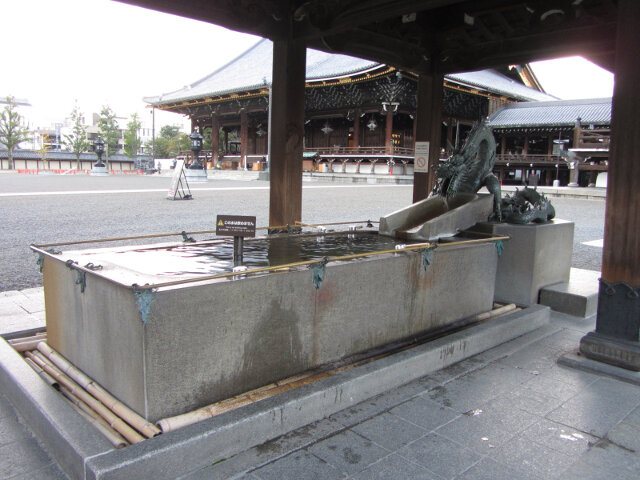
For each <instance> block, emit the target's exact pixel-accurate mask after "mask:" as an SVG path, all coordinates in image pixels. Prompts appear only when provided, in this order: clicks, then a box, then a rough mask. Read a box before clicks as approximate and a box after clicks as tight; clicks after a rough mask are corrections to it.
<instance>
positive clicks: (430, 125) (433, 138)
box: [413, 74, 444, 202]
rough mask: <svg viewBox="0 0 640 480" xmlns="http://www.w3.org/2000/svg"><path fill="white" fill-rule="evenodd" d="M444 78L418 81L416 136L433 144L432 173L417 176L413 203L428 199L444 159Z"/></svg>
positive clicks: (426, 77)
mask: <svg viewBox="0 0 640 480" xmlns="http://www.w3.org/2000/svg"><path fill="white" fill-rule="evenodd" d="M443 89H444V84H443V76H442V75H441V74H431V75H427V74H422V75H420V78H419V79H418V109H417V112H416V118H415V120H414V121H415V122H416V135H415V139H416V141H418V142H429V161H428V165H429V170H428V172H426V173H420V172H415V173H414V174H413V201H414V202H418V201H420V200H422V199H424V198H427V195H428V194H429V192H430V191H431V190H432V189H433V187H434V185H435V183H436V172H435V170H436V168H437V166H438V159H439V155H440V139H441V129H440V124H441V122H442V120H441V118H442V97H443Z"/></svg>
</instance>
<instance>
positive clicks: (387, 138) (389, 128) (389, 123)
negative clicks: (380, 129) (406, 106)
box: [384, 105, 393, 154]
mask: <svg viewBox="0 0 640 480" xmlns="http://www.w3.org/2000/svg"><path fill="white" fill-rule="evenodd" d="M387 108H388V110H387V116H386V118H385V124H384V125H385V130H384V147H385V151H386V152H387V153H388V154H392V153H393V149H392V148H391V135H392V134H393V109H392V108H391V105H389V106H388V107H387Z"/></svg>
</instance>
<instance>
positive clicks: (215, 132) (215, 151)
mask: <svg viewBox="0 0 640 480" xmlns="http://www.w3.org/2000/svg"><path fill="white" fill-rule="evenodd" d="M211 150H212V155H211V157H212V158H211V161H212V162H213V166H214V167H215V166H216V163H218V155H219V151H220V119H219V118H218V115H215V114H214V115H212V116H211Z"/></svg>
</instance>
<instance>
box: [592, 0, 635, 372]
mask: <svg viewBox="0 0 640 480" xmlns="http://www.w3.org/2000/svg"><path fill="white" fill-rule="evenodd" d="M638 25H640V2H638V1H637V0H620V1H619V2H618V29H617V39H616V60H615V87H614V91H613V110H612V121H611V146H610V154H609V175H608V185H607V206H606V213H605V233H604V249H603V256H602V278H601V280H600V292H599V295H598V317H597V320H596V331H595V332H592V333H589V334H587V335H586V336H585V337H584V338H583V339H582V341H581V346H580V349H581V351H582V352H583V353H584V354H585V355H586V356H588V357H591V358H594V359H597V360H601V361H604V362H607V363H612V364H614V365H618V366H621V367H624V368H628V369H632V370H636V371H640V337H639V335H640V188H639V186H638V178H639V177H640V136H639V135H638V132H639V131H640V96H638V94H637V88H638V85H640V62H638V60H637V51H636V50H637V46H638V45H640V29H639V28H638Z"/></svg>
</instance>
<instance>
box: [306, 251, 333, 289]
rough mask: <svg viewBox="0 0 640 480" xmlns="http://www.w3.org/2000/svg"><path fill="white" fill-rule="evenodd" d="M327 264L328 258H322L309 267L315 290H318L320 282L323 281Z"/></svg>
mask: <svg viewBox="0 0 640 480" xmlns="http://www.w3.org/2000/svg"><path fill="white" fill-rule="evenodd" d="M328 262H329V258H328V257H324V258H323V259H322V260H320V261H319V262H316V263H312V264H311V265H309V268H310V269H311V271H312V272H313V284H314V285H315V286H316V288H320V285H322V282H323V281H324V272H325V267H326V265H327V263H328Z"/></svg>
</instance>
